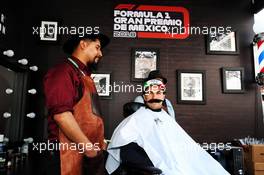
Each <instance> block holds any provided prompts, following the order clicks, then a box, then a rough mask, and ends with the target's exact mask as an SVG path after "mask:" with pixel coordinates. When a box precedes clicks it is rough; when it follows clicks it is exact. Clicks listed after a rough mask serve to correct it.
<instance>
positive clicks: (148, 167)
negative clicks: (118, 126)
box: [113, 102, 162, 175]
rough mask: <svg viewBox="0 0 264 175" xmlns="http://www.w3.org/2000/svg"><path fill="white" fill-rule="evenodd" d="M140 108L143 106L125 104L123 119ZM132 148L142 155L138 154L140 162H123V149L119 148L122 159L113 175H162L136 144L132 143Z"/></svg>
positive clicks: (140, 104)
mask: <svg viewBox="0 0 264 175" xmlns="http://www.w3.org/2000/svg"><path fill="white" fill-rule="evenodd" d="M142 106H144V104H142V103H137V102H128V103H126V104H125V105H124V106H123V114H124V117H128V116H129V115H131V114H133V113H134V112H136V111H137V110H138V109H139V108H140V107H142ZM132 147H133V148H135V149H136V150H137V151H139V152H140V153H142V154H140V156H141V162H140V161H138V162H136V163H135V162H133V163H132V162H129V161H127V160H123V159H122V158H123V157H126V155H124V154H125V151H124V148H121V152H120V154H121V155H120V157H121V159H122V163H121V165H120V167H119V168H118V169H117V171H116V172H115V173H114V174H113V175H159V174H161V173H162V171H161V170H160V169H158V168H156V167H154V166H153V164H152V163H151V161H150V160H149V158H148V156H147V154H146V153H145V151H144V150H143V149H142V148H141V147H139V146H137V144H136V143H132ZM126 149H127V148H126ZM136 159H137V158H136ZM142 161H146V163H142ZM139 162H140V163H139Z"/></svg>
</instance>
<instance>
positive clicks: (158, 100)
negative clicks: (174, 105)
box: [146, 99, 163, 103]
mask: <svg viewBox="0 0 264 175" xmlns="http://www.w3.org/2000/svg"><path fill="white" fill-rule="evenodd" d="M146 102H147V103H160V102H163V100H161V99H151V100H149V101H146Z"/></svg>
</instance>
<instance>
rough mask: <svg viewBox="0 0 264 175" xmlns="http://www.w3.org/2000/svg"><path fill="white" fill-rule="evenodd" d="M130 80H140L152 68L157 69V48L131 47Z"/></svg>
mask: <svg viewBox="0 0 264 175" xmlns="http://www.w3.org/2000/svg"><path fill="white" fill-rule="evenodd" d="M131 55H132V64H131V65H132V68H131V69H132V71H131V72H132V75H131V80H132V81H142V80H144V79H145V78H147V77H148V74H149V72H150V71H152V70H156V69H158V66H159V65H158V62H159V50H158V49H154V48H133V49H132V54H131Z"/></svg>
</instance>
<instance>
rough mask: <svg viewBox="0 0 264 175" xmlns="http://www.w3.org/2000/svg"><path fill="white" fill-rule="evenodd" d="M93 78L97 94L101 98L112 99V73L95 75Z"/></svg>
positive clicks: (92, 75)
mask: <svg viewBox="0 0 264 175" xmlns="http://www.w3.org/2000/svg"><path fill="white" fill-rule="evenodd" d="M91 77H92V79H93V81H94V84H95V87H96V90H97V93H98V95H99V96H100V97H106V98H107V97H108V98H110V97H111V90H112V88H111V73H93V74H91Z"/></svg>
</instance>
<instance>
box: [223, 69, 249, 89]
mask: <svg viewBox="0 0 264 175" xmlns="http://www.w3.org/2000/svg"><path fill="white" fill-rule="evenodd" d="M221 70H222V90H223V93H229V94H234V93H244V68H243V67H223V68H221Z"/></svg>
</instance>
